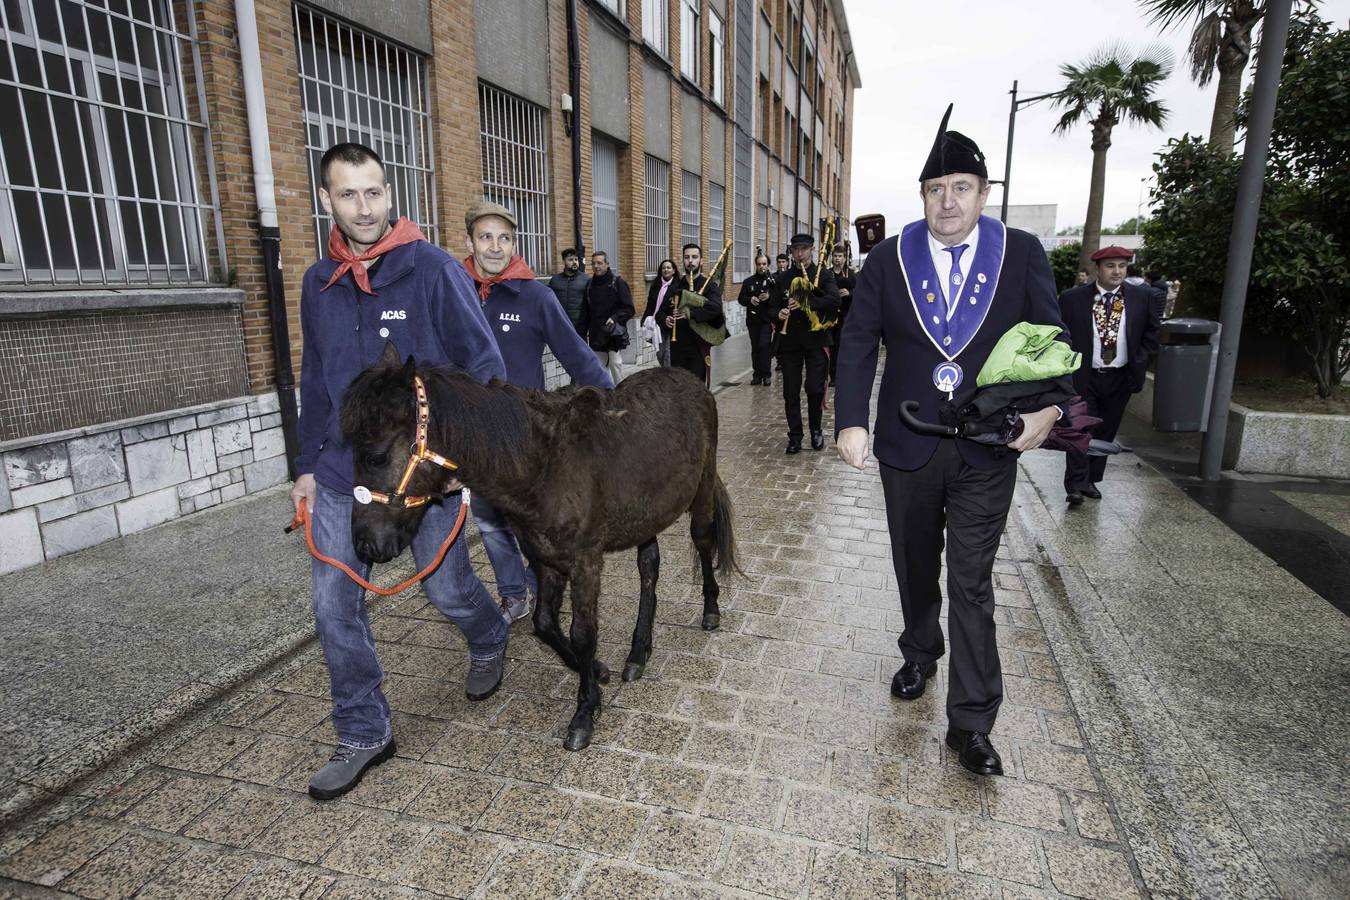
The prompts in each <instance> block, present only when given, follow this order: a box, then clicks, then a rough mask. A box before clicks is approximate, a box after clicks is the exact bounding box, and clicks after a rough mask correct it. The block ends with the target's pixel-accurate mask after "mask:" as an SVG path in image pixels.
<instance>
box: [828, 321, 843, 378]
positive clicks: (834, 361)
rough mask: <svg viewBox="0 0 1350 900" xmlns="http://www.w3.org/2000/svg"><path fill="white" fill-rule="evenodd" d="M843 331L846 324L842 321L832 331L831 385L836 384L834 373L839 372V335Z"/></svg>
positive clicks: (830, 351) (829, 349) (830, 352)
mask: <svg viewBox="0 0 1350 900" xmlns="http://www.w3.org/2000/svg"><path fill="white" fill-rule="evenodd" d="M843 331H844V322H843V320H842V319H841V320H840V322H839V324H838V325H835V326H834V327H833V328H831V329H830V346H829V348H828V351H829V354H830V384H834V382H835V380H836V379H835V375H834V373H835V372H837V371H839V335H841V334H842V333H843Z"/></svg>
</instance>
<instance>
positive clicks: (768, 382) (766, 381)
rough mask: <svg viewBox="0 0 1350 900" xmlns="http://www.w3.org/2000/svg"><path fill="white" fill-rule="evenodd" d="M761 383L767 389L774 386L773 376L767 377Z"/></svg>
mask: <svg viewBox="0 0 1350 900" xmlns="http://www.w3.org/2000/svg"><path fill="white" fill-rule="evenodd" d="M759 383H760V384H762V385H764V386H765V387H768V386H769V385H771V384H773V376H772V375H765V376H764V377H763V378H761V379H760V380H759Z"/></svg>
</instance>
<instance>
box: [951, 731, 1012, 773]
mask: <svg viewBox="0 0 1350 900" xmlns="http://www.w3.org/2000/svg"><path fill="white" fill-rule="evenodd" d="M947 746H948V747H951V748H952V752H954V753H956V754H957V756H958V757H959V758H960V760H961V767H962V768H963V769H965V770H967V771H969V772H974V773H975V774H976V775H1002V774H1003V760H1002V759H1001V758H1000V757H999V755H998V751H997V750H995V749H994V745H993V744H992V743H990V741H989V735H987V734H985V733H984V732H983V731H966V730H965V729H964V728H957V727H956V726H955V725H952V726H948V728H947Z"/></svg>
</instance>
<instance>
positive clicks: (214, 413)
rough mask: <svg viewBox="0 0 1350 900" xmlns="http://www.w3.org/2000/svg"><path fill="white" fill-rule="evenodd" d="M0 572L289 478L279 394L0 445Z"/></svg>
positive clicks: (160, 521)
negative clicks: (1, 462) (279, 409)
mask: <svg viewBox="0 0 1350 900" xmlns="http://www.w3.org/2000/svg"><path fill="white" fill-rule="evenodd" d="M0 460H2V461H3V471H0V574H2V573H5V572H13V571H16V570H18V569H23V568H27V567H28V566H34V565H37V564H38V563H41V562H44V561H46V560H50V559H56V558H57V557H59V556H64V555H65V554H67V553H72V552H74V551H76V550H83V549H84V548H86V547H92V546H94V545H96V544H101V543H103V542H105V541H110V540H113V539H114V538H118V537H121V536H123V535H127V534H133V533H135V532H137V531H143V530H145V529H146V528H150V527H152V526H155V525H158V524H160V523H162V522H167V521H169V520H171V519H176V518H179V517H181V516H186V515H190V514H192V513H194V512H197V511H199V510H203V509H207V508H209V507H212V506H216V505H218V504H221V503H224V502H225V501H227V500H234V499H236V498H238V497H242V496H244V495H245V494H253V493H257V492H258V491H261V490H263V489H264V488H268V487H271V486H272V485H275V484H280V483H281V482H283V481H285V480H286V478H287V474H288V473H287V469H286V452H285V442H284V441H283V440H282V435H281V415H280V413H279V412H278V405H277V395H276V394H275V393H271V394H261V395H258V396H251V397H236V398H234V399H231V400H221V401H217V402H215V403H208V404H203V405H201V406H195V407H190V408H187V409H178V410H172V411H169V412H166V413H161V414H156V415H153V416H142V417H139V418H136V419H127V420H123V421H120V422H110V423H107V424H103V425H99V426H95V427H90V428H81V429H77V430H74V431H67V432H60V433H56V434H49V435H43V436H40V437H35V438H25V439H23V440H21V441H10V442H8V443H4V444H0Z"/></svg>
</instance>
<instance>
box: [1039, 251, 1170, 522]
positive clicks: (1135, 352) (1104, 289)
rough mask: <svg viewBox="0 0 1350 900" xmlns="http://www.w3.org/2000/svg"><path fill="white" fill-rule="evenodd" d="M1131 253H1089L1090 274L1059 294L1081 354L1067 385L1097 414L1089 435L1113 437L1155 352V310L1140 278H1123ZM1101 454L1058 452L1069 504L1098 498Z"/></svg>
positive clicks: (1103, 469) (1102, 468) (1062, 311)
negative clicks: (1138, 281) (1061, 456)
mask: <svg viewBox="0 0 1350 900" xmlns="http://www.w3.org/2000/svg"><path fill="white" fill-rule="evenodd" d="M1132 257H1133V254H1132V253H1130V251H1129V250H1126V249H1125V248H1124V247H1116V246H1111V247H1103V248H1102V249H1100V250H1098V251H1097V252H1096V253H1094V254H1092V262H1093V265H1094V266H1095V268H1096V270H1097V271H1096V278H1095V279H1094V280H1092V281H1089V282H1088V283H1087V284H1082V285H1079V286H1078V287H1073V288H1070V289H1069V290H1067V291H1065V292H1064V293H1063V294H1060V296H1059V309H1060V314H1061V315H1062V316H1063V317H1064V322H1065V323H1066V324H1067V325H1068V326H1069V336H1070V337H1069V340H1070V343H1072V344H1073V349H1074V350H1076V351H1078V352H1079V353H1081V354H1082V355H1083V364H1082V366H1081V367H1080V368H1079V369H1078V371H1077V372H1075V373H1074V376H1073V387H1074V390H1076V391H1077V392H1078V393H1079V394H1080V395H1081V396H1082V397H1083V399H1084V400H1085V401H1086V402H1087V407H1088V415H1091V416H1096V417H1097V418H1099V419H1101V420H1102V421H1101V424H1100V425H1096V426H1094V427H1093V429H1092V436H1093V437H1094V438H1099V439H1101V440H1104V441H1110V440H1114V439H1115V436H1116V431H1117V430H1118V429H1119V428H1120V420H1121V419H1122V418H1123V417H1124V415H1125V406H1126V404H1128V403H1129V402H1130V395H1131V394H1134V393H1137V392H1138V391H1140V390H1141V389H1142V388H1143V387H1144V372H1145V371H1146V370H1147V369H1148V361H1149V359H1151V358H1152V356H1153V354H1155V353H1157V352H1158V310H1157V307H1156V305H1155V304H1154V303H1153V302H1152V296H1151V291H1150V289H1149V287H1148V285H1145V284H1130V283H1128V282H1127V281H1126V280H1125V276H1126V272H1127V271H1128V270H1129V262H1130V259H1131V258H1132ZM1105 474H1106V457H1105V456H1088V455H1087V454H1086V453H1082V452H1079V451H1076V450H1070V451H1069V452H1067V453H1065V454H1064V494H1065V499H1066V500H1067V502H1068V504H1069V505H1070V506H1079V505H1080V504H1082V502H1083V498H1084V497H1091V498H1092V499H1093V500H1100V499H1101V498H1102V494H1101V491H1100V490H1099V489H1098V488H1097V485H1098V483H1099V482H1101V480H1102V477H1103V476H1104V475H1105Z"/></svg>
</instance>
